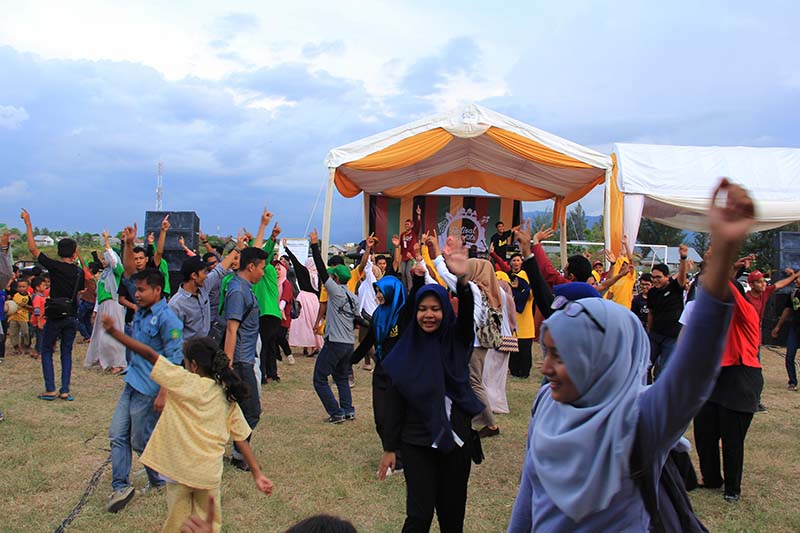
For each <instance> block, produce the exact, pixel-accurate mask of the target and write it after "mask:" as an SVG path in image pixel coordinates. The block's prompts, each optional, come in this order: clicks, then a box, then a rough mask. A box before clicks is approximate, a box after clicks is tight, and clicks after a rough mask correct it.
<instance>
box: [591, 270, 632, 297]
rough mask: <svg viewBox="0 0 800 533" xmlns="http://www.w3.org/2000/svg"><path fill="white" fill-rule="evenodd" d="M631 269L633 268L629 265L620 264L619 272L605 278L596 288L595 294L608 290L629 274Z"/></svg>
mask: <svg viewBox="0 0 800 533" xmlns="http://www.w3.org/2000/svg"><path fill="white" fill-rule="evenodd" d="M632 269H633V267H632V266H631V264H630V263H622V264H621V265H620V266H619V272H617V273H616V275H614V276H612V277H610V278H607V279H606V280H605V281H604V282H602V283H600V284H599V285H598V286H597V292H600V293H602V292H603V291H605V290H608V289H610V288H611V287H612V286H613V285H614V284H615V283H616V282H618V281H619V280H621V279H622V278H624V277H625V276H627V275H628V274H630V273H631V270H632Z"/></svg>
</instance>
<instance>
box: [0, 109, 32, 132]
mask: <svg viewBox="0 0 800 533" xmlns="http://www.w3.org/2000/svg"><path fill="white" fill-rule="evenodd" d="M26 120H28V112H27V111H25V108H24V107H14V106H13V105H0V128H6V129H9V130H15V129H17V128H19V126H20V125H21V124H22V123H23V122H25V121H26Z"/></svg>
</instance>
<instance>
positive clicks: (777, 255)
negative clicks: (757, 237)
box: [772, 231, 800, 292]
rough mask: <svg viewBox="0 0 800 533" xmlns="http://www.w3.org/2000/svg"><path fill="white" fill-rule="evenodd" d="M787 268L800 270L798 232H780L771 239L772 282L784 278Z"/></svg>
mask: <svg viewBox="0 0 800 533" xmlns="http://www.w3.org/2000/svg"><path fill="white" fill-rule="evenodd" d="M787 267H789V268H791V269H792V270H795V271H796V270H798V269H800V231H781V232H778V234H777V235H775V237H774V238H773V239H772V273H773V274H772V281H773V282H775V281H779V280H781V279H783V278H785V277H786V274H784V272H783V271H784V269H785V268H787ZM782 292H789V291H788V290H786V289H784V290H783V291H782Z"/></svg>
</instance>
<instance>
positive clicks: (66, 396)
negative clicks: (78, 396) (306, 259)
mask: <svg viewBox="0 0 800 533" xmlns="http://www.w3.org/2000/svg"><path fill="white" fill-rule="evenodd" d="M58 399H59V400H64V401H65V402H71V401H73V400H74V399H75V398H73V397H72V394H70V393H68V392H62V393H61V394H59V395H58Z"/></svg>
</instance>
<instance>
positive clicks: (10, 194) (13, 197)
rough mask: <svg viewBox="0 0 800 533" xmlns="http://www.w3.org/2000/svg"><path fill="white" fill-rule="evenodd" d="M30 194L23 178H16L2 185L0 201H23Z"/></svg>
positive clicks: (0, 187) (6, 202)
mask: <svg viewBox="0 0 800 533" xmlns="http://www.w3.org/2000/svg"><path fill="white" fill-rule="evenodd" d="M27 194H28V186H27V184H26V183H25V182H24V181H22V180H14V181H12V182H11V183H9V184H8V185H3V186H0V202H2V203H5V204H8V203H11V202H21V201H23V200H25V199H26V198H25V197H26V196H27Z"/></svg>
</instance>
